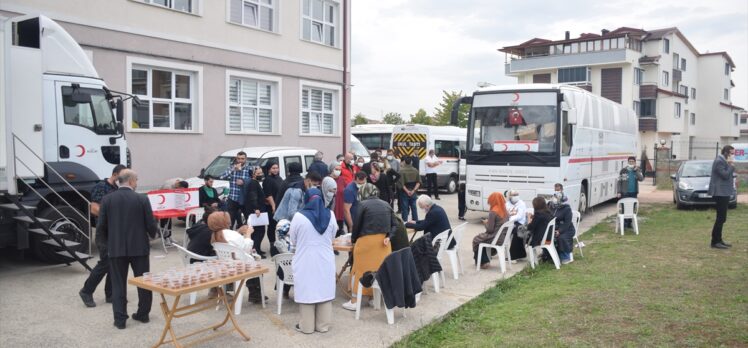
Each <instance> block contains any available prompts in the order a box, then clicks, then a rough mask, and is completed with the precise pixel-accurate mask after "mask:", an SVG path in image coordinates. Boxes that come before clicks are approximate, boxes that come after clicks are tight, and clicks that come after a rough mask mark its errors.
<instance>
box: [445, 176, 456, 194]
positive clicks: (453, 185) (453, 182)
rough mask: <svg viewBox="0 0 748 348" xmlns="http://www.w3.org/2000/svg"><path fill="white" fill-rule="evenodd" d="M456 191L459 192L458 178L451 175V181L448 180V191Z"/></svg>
mask: <svg viewBox="0 0 748 348" xmlns="http://www.w3.org/2000/svg"><path fill="white" fill-rule="evenodd" d="M455 192H457V178H455V177H451V178H449V182H447V193H455Z"/></svg>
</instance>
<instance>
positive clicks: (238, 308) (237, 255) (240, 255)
mask: <svg viewBox="0 0 748 348" xmlns="http://www.w3.org/2000/svg"><path fill="white" fill-rule="evenodd" d="M213 249H215V251H216V256H218V259H219V260H243V261H247V260H254V258H253V257H252V255H249V254H247V253H246V252H245V251H244V250H242V249H241V248H237V247H235V246H233V245H231V244H227V243H218V242H216V243H213ZM253 278H260V299H261V301H262V308H265V289H264V285H263V281H262V280H263V279H264V278H263V276H262V274H260V275H259V276H257V277H253ZM250 279H251V278H250ZM239 284H240V282H238V281H237V282H234V294H235V296H234V297H235V298H236V303H235V304H234V313H235V314H237V315H238V314H241V313H242V296H243V294H244V288H245V287H244V286H242V287H241V288H240V287H239Z"/></svg>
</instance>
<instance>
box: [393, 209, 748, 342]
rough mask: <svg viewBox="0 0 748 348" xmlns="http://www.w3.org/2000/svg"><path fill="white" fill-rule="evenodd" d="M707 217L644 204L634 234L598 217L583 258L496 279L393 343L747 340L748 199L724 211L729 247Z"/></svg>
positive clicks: (711, 213)
mask: <svg viewBox="0 0 748 348" xmlns="http://www.w3.org/2000/svg"><path fill="white" fill-rule="evenodd" d="M714 215H715V212H714V210H713V209H707V210H686V211H678V210H675V209H674V208H673V207H672V205H652V206H645V207H643V209H642V212H641V214H640V232H641V234H640V235H639V236H636V235H633V232H631V231H630V230H627V234H626V235H625V236H623V237H621V235H620V234H614V233H613V229H614V225H613V223H612V220H610V221H606V222H604V223H601V224H599V225H597V226H595V227H594V228H593V229H592V230H591V231H590V232H588V233H585V234H584V235H583V236H582V238H581V239H582V240H583V241H585V243H586V244H587V247H586V248H585V250H584V254H585V257H584V258H581V257H579V256H578V255H577V257H576V260H575V262H574V263H572V264H570V265H568V266H562V268H561V270H560V271H557V270H555V269H554V268H553V267H552V266H551V265H549V264H544V265H541V267H539V268H538V269H536V270H534V271H533V270H529V269H528V270H525V271H523V272H521V273H519V274H517V275H515V276H514V277H512V278H509V279H507V280H505V281H500V282H499V283H498V284H497V285H496V286H495V287H493V288H491V289H489V290H487V291H486V292H485V293H483V294H482V295H480V296H478V297H477V298H475V299H473V300H472V301H470V302H468V303H467V304H465V305H463V306H462V307H460V308H458V309H456V310H455V311H453V312H452V313H450V314H448V315H447V316H446V317H444V318H443V319H442V320H440V321H438V322H435V323H432V324H430V325H428V326H426V327H424V328H422V329H420V330H418V331H416V332H414V333H412V334H411V335H409V336H407V337H405V338H404V339H403V340H402V341H400V342H398V343H396V344H395V345H394V346H395V347H495V346H510V347H536V346H575V347H576V346H588V347H600V346H603V347H609V346H616V347H618V346H626V347H642V346H709V347H718V346H748V268H747V266H748V252H746V249H747V248H748V229H746V226H748V206H746V205H743V204H741V205H739V206H738V208H737V209H734V210H729V212H728V222H727V223H726V224H725V228H724V231H725V232H724V237H725V239H726V240H727V241H729V242H732V243H733V244H734V246H733V248H732V249H730V250H727V251H723V250H714V249H711V248H709V237H710V233H711V226H712V224H713V221H714Z"/></svg>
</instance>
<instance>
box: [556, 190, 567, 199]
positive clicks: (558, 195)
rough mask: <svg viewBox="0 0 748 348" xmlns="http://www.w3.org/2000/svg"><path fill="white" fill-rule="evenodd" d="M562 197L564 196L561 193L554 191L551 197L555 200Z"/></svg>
mask: <svg viewBox="0 0 748 348" xmlns="http://www.w3.org/2000/svg"><path fill="white" fill-rule="evenodd" d="M563 196H564V193H563V192H561V191H556V192H555V193H554V194H553V197H554V198H556V199H561V197H563Z"/></svg>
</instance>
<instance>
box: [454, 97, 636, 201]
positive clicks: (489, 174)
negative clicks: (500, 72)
mask: <svg viewBox="0 0 748 348" xmlns="http://www.w3.org/2000/svg"><path fill="white" fill-rule="evenodd" d="M460 104H472V109H471V111H470V116H469V123H468V132H467V133H468V134H467V136H468V149H467V152H466V153H465V155H464V157H465V158H466V160H467V178H466V196H465V198H466V203H467V208H468V209H471V210H478V211H488V210H489V206H488V202H487V199H488V195H490V194H491V193H492V192H504V191H505V190H507V189H510V188H512V189H516V190H517V191H519V193H520V197H521V198H522V199H523V200H525V202H527V203H528V204H530V201H531V200H532V199H533V198H535V197H537V196H542V197H549V196H550V195H552V194H553V191H554V187H553V186H554V184H555V183H561V184H563V185H564V193H566V195H567V196H568V197H569V201H570V204H571V206H572V207H573V208H575V209H577V210H579V211H580V212H582V213H584V212H585V211H586V210H587V207H591V206H594V205H596V204H599V203H601V202H605V201H607V200H610V199H613V198H615V197H616V180H618V173H619V171H620V169H621V168H622V167H623V166H624V165H625V164H624V163H626V159H627V157H629V156H634V155H635V153H636V148H637V141H638V140H637V131H638V120H637V118H636V115H635V114H634V111H633V110H632V109H630V108H627V107H623V106H622V105H621V104H618V103H615V102H613V101H610V100H608V99H605V98H602V97H600V96H597V95H594V94H592V93H590V92H587V91H585V90H583V89H580V88H577V87H573V86H567V85H558V84H531V85H511V86H491V87H487V88H483V89H479V90H477V91H475V92H474V93H473V96H472V97H463V98H461V99H460V100H459V101H458V102H457V103H455V107H454V108H453V113H452V122H453V123H456V118H457V117H456V116H457V115H456V112H455V111H456V110H457V108H458V107H459V105H460Z"/></svg>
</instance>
